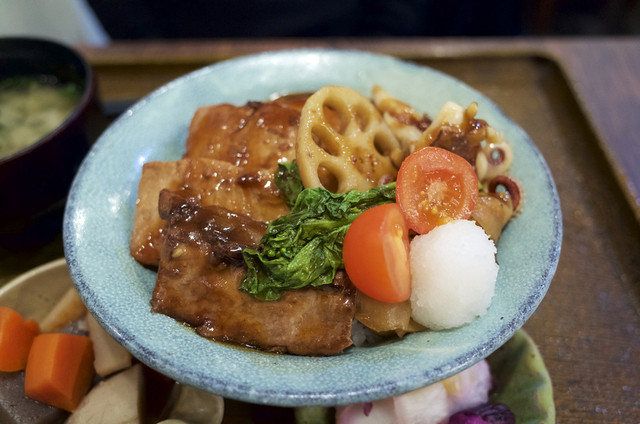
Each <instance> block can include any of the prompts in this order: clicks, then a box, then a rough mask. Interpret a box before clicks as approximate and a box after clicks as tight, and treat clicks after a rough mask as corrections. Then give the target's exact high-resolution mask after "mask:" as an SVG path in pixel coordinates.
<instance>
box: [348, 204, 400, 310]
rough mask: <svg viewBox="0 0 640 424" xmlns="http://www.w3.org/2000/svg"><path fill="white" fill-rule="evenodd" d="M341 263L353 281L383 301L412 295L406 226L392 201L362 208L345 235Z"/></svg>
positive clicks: (361, 288) (394, 300) (390, 301)
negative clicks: (365, 208)
mask: <svg viewBox="0 0 640 424" xmlns="http://www.w3.org/2000/svg"><path fill="white" fill-rule="evenodd" d="M342 257H343V259H344V266H345V269H346V271H347V275H348V276H349V279H350V280H351V281H352V282H353V284H354V285H355V286H356V287H357V288H358V290H360V291H361V292H363V293H364V294H366V295H367V296H369V297H372V298H374V299H377V300H380V301H382V302H389V303H396V302H403V301H405V300H407V299H408V298H409V296H410V295H411V272H410V270H409V228H408V227H407V224H406V222H405V220H404V217H403V216H402V212H401V211H400V207H399V206H398V205H397V204H395V203H388V204H385V205H380V206H375V207H373V208H371V209H367V210H366V211H364V212H362V213H361V214H360V215H359V216H358V217H357V218H356V219H355V220H354V221H353V223H352V224H351V226H350V227H349V229H348V230H347V234H346V235H345V237H344V245H343V251H342Z"/></svg>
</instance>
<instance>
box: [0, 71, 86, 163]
mask: <svg viewBox="0 0 640 424" xmlns="http://www.w3.org/2000/svg"><path fill="white" fill-rule="evenodd" d="M50 79H51V78H49V79H44V78H36V77H12V78H7V79H4V80H2V81H0V158H3V157H6V156H9V155H12V154H14V153H16V152H17V151H19V150H22V149H24V148H25V147H27V146H29V145H31V144H33V143H35V142H36V141H38V140H39V139H40V138H42V137H43V136H45V135H47V134H48V133H50V132H51V131H53V130H55V129H56V128H57V127H58V126H60V124H62V123H63V122H64V121H65V120H66V119H67V118H68V117H69V116H70V115H71V113H72V112H73V109H74V108H75V105H76V104H77V102H78V101H79V100H80V97H81V95H82V91H81V89H80V87H79V86H78V85H76V84H55V83H54V82H55V81H49V80H50Z"/></svg>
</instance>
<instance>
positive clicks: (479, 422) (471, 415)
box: [449, 403, 516, 424]
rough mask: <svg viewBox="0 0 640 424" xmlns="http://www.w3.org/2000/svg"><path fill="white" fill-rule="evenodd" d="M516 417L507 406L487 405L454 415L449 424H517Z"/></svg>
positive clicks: (498, 404) (499, 404)
mask: <svg viewBox="0 0 640 424" xmlns="http://www.w3.org/2000/svg"><path fill="white" fill-rule="evenodd" d="M515 422H516V416H515V415H514V414H513V412H511V410H510V409H509V407H508V406H507V405H503V404H501V403H486V404H484V405H480V406H477V407H475V408H471V409H467V410H466V411H461V412H457V413H455V414H453V415H452V416H451V418H449V424H515Z"/></svg>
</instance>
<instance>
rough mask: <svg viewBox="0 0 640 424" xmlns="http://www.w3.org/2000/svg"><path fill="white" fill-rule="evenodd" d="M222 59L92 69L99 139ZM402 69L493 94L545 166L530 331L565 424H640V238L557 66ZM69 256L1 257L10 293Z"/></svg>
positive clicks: (103, 62)
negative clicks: (540, 263) (553, 268)
mask: <svg viewBox="0 0 640 424" xmlns="http://www.w3.org/2000/svg"><path fill="white" fill-rule="evenodd" d="M163 57H164V59H163ZM167 57H168V59H167ZM223 58H226V56H224V55H211V56H207V55H203V56H197V57H179V56H176V55H173V56H171V55H168V56H167V55H164V56H163V55H157V56H156V55H148V56H145V57H144V58H139V59H138V60H135V59H132V58H131V57H128V58H121V59H118V58H117V57H108V58H106V59H105V57H101V58H100V59H99V60H97V61H95V62H93V64H94V69H95V72H96V75H97V77H98V82H99V91H100V95H101V98H102V100H103V106H104V107H103V109H104V112H105V119H104V120H103V121H102V122H99V123H97V124H94V125H95V126H94V128H93V129H94V131H95V132H96V133H99V132H100V131H101V130H102V129H103V128H104V127H105V126H106V125H107V124H108V122H109V121H110V120H112V119H114V118H115V117H116V116H117V115H118V114H119V113H120V112H121V111H122V110H124V108H125V107H126V106H127V105H129V104H131V103H132V102H134V101H135V100H137V99H139V98H140V97H142V96H144V95H146V94H148V93H149V92H151V91H152V90H154V89H155V88H157V87H159V86H160V85H162V84H164V83H166V82H168V81H170V80H172V79H174V78H176V77H178V76H180V75H183V74H185V73H187V72H189V71H191V70H194V69H197V68H200V67H202V66H206V65H208V64H211V63H214V62H215V61H217V60H220V59H223ZM401 58H402V59H405V60H411V61H415V62H416V63H419V64H423V65H426V66H430V67H433V68H436V69H439V70H441V71H443V72H445V73H447V74H449V75H452V76H454V77H456V78H458V79H460V80H462V81H464V82H466V83H467V84H469V85H470V86H472V87H474V88H475V89H477V90H479V91H481V92H482V93H484V94H486V95H487V96H488V97H490V98H491V99H492V100H493V101H494V102H495V103H496V104H497V105H498V106H500V107H501V108H502V109H503V110H504V111H505V112H506V114H507V115H508V116H509V117H510V118H511V119H513V120H514V121H515V122H516V123H518V124H519V125H520V126H521V127H522V128H523V129H524V130H525V131H526V132H527V133H528V134H529V135H530V136H531V138H532V139H533V140H534V142H535V143H536V145H537V146H538V148H539V149H540V151H541V152H542V154H543V155H544V157H545V159H546V160H547V163H548V165H549V167H550V169H551V172H552V174H553V176H554V179H555V181H556V184H557V188H558V192H559V195H560V199H561V204H562V211H563V226H564V239H563V246H562V254H561V257H560V262H559V265H558V269H557V272H556V275H555V278H554V280H553V282H552V283H551V287H550V289H549V292H548V294H547V296H546V297H545V299H544V300H543V302H542V304H541V306H540V307H539V309H538V310H537V311H536V312H535V313H534V315H533V316H532V317H531V319H530V320H529V321H528V322H527V324H526V325H525V329H526V330H527V332H528V333H529V334H530V335H531V336H532V338H533V339H534V340H535V341H536V342H537V344H538V346H539V348H540V350H541V353H542V355H543V358H544V360H545V362H546V364H547V367H548V369H549V372H550V374H551V377H552V380H553V382H554V391H555V400H556V408H557V421H558V422H561V423H585V424H586V423H601V422H621V423H622V422H624V423H631V422H637V420H638V416H639V409H638V403H637V399H638V398H639V392H640V389H639V387H638V381H639V380H640V314H639V311H640V306H639V305H640V267H638V265H637V261H638V259H639V258H638V252H640V226H639V224H638V221H637V220H636V218H635V216H634V210H633V208H632V207H631V206H630V204H629V203H628V197H626V194H625V193H624V190H623V189H622V188H621V187H620V185H619V184H618V181H619V180H618V179H617V178H616V173H615V170H614V169H613V168H612V166H611V165H610V162H608V161H607V159H606V155H605V153H604V152H603V150H602V149H601V146H602V143H601V140H599V139H598V137H597V135H596V134H597V132H596V131H594V129H593V127H592V126H591V123H590V121H589V120H588V119H587V117H586V115H585V114H584V110H583V108H582V105H581V104H580V103H579V102H578V100H577V99H578V97H577V96H576V93H575V92H574V91H573V90H574V88H573V85H572V84H571V82H570V81H568V80H567V78H566V76H565V75H564V74H563V72H562V70H561V67H560V66H559V64H558V63H556V62H555V61H554V60H553V59H550V58H548V57H543V56H539V55H536V54H522V53H521V54H517V53H516V54H500V55H495V56H492V55H473V54H465V55H458V56H451V57H446V56H445V57H443V56H441V55H433V56H427V55H411V54H406V53H405V54H403V55H401ZM525 242H526V241H525ZM61 255H62V247H61V239H60V238H58V239H56V240H55V241H53V242H52V243H50V244H49V245H47V246H45V247H43V248H41V249H37V250H31V251H29V252H8V251H3V252H0V285H1V284H2V283H3V282H6V281H8V279H9V278H10V277H12V276H15V275H17V274H18V273H20V272H23V271H25V270H27V269H29V268H31V267H33V266H35V265H38V264H39V263H43V262H46V261H47V260H49V259H53V258H55V257H59V256H61Z"/></svg>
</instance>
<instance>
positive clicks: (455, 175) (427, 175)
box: [396, 147, 478, 234]
mask: <svg viewBox="0 0 640 424" xmlns="http://www.w3.org/2000/svg"><path fill="white" fill-rule="evenodd" d="M477 199H478V177H477V176H476V173H475V171H474V169H473V167H472V166H471V164H470V163H469V162H467V161H466V160H465V159H463V158H462V157H461V156H458V155H456V154H455V153H452V152H450V151H448V150H445V149H441V148H439V147H424V148H422V149H420V150H416V151H415V152H413V153H411V154H410V155H409V156H407V158H406V159H405V160H404V161H403V162H402V165H401V166H400V170H399V171H398V179H397V183H396V202H398V205H400V208H401V210H402V213H403V215H404V217H405V219H406V220H407V223H408V225H409V227H411V229H413V230H414V231H416V232H417V233H419V234H425V233H428V232H429V231H431V230H432V229H434V228H435V227H436V226H438V225H442V224H446V223H447V222H450V221H452V220H455V219H467V218H469V216H470V215H471V212H473V209H474V207H475V205H476V200H477Z"/></svg>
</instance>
